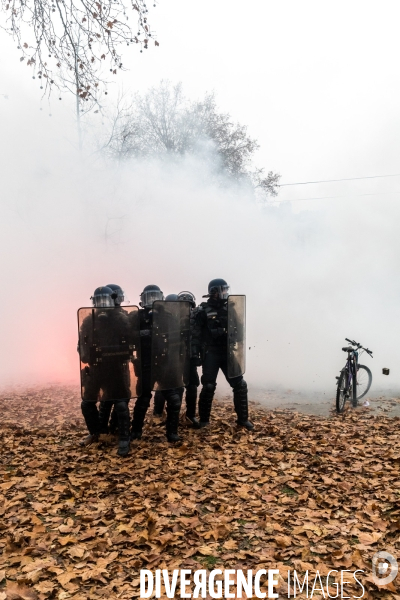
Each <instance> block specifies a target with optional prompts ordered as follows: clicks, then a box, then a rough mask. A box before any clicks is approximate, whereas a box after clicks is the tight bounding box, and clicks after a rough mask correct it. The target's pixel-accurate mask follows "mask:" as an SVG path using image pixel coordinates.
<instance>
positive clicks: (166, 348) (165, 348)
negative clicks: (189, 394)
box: [151, 300, 190, 390]
mask: <svg viewBox="0 0 400 600" xmlns="http://www.w3.org/2000/svg"><path fill="white" fill-rule="evenodd" d="M189 348H190V303H189V302H183V301H179V302H165V301H164V300H157V301H156V302H154V304H153V325H152V340H151V383H152V389H153V390H171V389H173V388H179V387H183V386H185V385H188V383H189V366H190V349H189Z"/></svg>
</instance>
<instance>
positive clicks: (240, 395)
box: [233, 379, 254, 431]
mask: <svg viewBox="0 0 400 600" xmlns="http://www.w3.org/2000/svg"><path fill="white" fill-rule="evenodd" d="M233 404H234V406H235V411H236V414H237V424H238V425H239V426H240V427H245V428H246V429H247V430H248V431H252V430H253V429H254V425H253V423H252V422H251V421H249V405H248V400H247V383H246V382H245V380H244V379H242V380H241V381H239V383H238V384H236V385H235V387H234V388H233Z"/></svg>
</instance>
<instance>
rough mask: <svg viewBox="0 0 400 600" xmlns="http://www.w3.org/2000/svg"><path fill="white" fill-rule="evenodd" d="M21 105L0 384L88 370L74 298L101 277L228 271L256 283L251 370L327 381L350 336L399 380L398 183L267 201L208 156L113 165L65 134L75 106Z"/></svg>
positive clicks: (11, 152)
mask: <svg viewBox="0 0 400 600" xmlns="http://www.w3.org/2000/svg"><path fill="white" fill-rule="evenodd" d="M20 108H21V107H18V104H14V105H13V106H12V107H11V105H7V107H6V109H3V110H4V111H5V116H6V119H5V123H4V128H3V131H2V136H1V140H0V151H1V164H2V180H1V186H2V194H1V198H2V199H1V205H2V208H1V214H2V218H1V224H0V231H1V234H0V240H1V241H0V244H1V256H2V285H1V290H2V292H1V293H2V318H1V340H2V344H1V351H0V383H1V385H6V384H8V383H10V382H18V381H22V382H26V381H28V382H29V381H31V382H34V381H35V382H36V381H42V382H48V381H72V380H73V381H76V382H77V381H78V373H79V370H78V359H77V353H76V341H77V324H76V310H77V309H78V308H79V307H80V306H85V305H89V303H90V302H89V298H90V296H91V294H92V292H93V290H94V289H95V288H96V287H97V286H99V285H105V284H107V283H117V284H120V285H121V286H122V287H123V288H124V289H125V290H126V292H127V295H128V297H129V299H130V301H131V304H135V303H137V302H138V299H139V298H138V296H139V294H140V291H141V290H142V288H143V287H144V286H145V285H147V284H149V283H155V284H158V285H159V286H160V287H161V289H162V290H163V291H164V293H165V294H167V293H172V292H176V293H177V292H179V291H181V290H183V289H188V290H191V291H193V292H194V294H195V295H196V297H197V299H198V301H200V299H201V296H202V294H205V293H206V292H207V284H208V281H209V280H210V279H212V278H215V277H223V278H225V279H226V280H227V281H228V282H229V283H230V285H231V293H240V294H243V293H244V294H246V295H247V311H248V312H247V322H248V333H247V342H248V343H247V346H248V348H251V349H250V350H248V369H247V375H246V378H247V381H248V383H249V385H250V386H253V387H260V388H270V387H274V386H283V387H284V388H292V389H303V390H307V391H308V390H325V391H327V392H329V393H331V392H333V391H334V387H335V375H337V374H338V372H339V369H340V367H341V366H342V363H344V356H345V355H344V353H342V351H341V347H342V346H343V345H344V344H345V341H344V338H345V337H351V338H355V339H356V340H357V341H360V342H361V343H363V344H364V345H367V346H368V347H370V348H372V349H373V350H374V351H375V358H374V360H371V359H370V358H368V357H366V358H365V360H363V361H362V362H365V363H366V364H368V366H370V368H371V369H372V371H373V374H374V378H375V379H374V384H373V385H374V386H377V387H382V386H383V385H387V386H390V387H391V388H393V389H394V388H396V387H398V384H400V376H399V369H398V367H397V365H398V364H399V359H400V351H399V348H398V336H397V323H398V319H399V316H400V315H399V302H398V298H399V291H400V290H399V280H398V277H397V268H398V255H399V245H400V243H399V239H398V238H399V236H398V226H397V223H398V222H399V217H400V206H399V204H398V201H397V198H396V197H395V196H394V197H393V196H384V197H382V198H375V197H371V198H368V197H367V198H362V199H359V198H354V199H351V198H350V199H336V200H325V201H321V202H320V203H317V202H315V203H314V204H313V205H312V208H310V209H309V210H307V211H305V210H304V211H297V212H294V210H293V208H292V206H291V205H290V204H284V205H282V206H280V207H269V208H265V207H263V206H260V205H258V204H257V203H256V202H255V201H254V198H253V197H252V196H251V194H250V192H249V191H248V190H245V189H242V190H240V189H237V188H234V187H230V186H229V185H228V183H227V182H225V184H224V185H223V186H221V185H218V182H216V181H215V178H214V177H212V176H211V174H210V173H211V171H212V169H211V166H210V165H208V164H207V161H206V160H204V157H202V159H199V160H196V159H193V158H190V159H187V160H186V161H183V162H178V163H173V162H170V163H168V162H165V161H163V162H147V163H133V162H132V163H126V164H124V165H123V166H119V167H117V166H115V165H111V164H108V165H107V164H105V163H104V162H103V160H101V159H100V158H99V156H98V155H97V154H92V155H90V153H89V152H88V151H86V152H85V153H84V154H83V155H80V154H79V152H78V151H77V150H76V149H75V147H74V145H73V144H72V143H71V142H70V141H68V140H69V139H70V138H71V133H70V130H69V129H70V128H71V127H73V123H72V121H71V122H70V121H69V120H68V119H67V118H65V122H66V123H67V125H66V126H65V125H63V122H62V121H55V123H54V124H53V122H52V121H51V119H50V118H49V117H47V115H46V116H44V115H42V114H39V117H40V118H39V117H38V116H37V114H36V111H35V113H34V114H32V113H30V112H29V111H26V110H24V111H22V110H20ZM313 195H316V194H313ZM293 206H295V205H294V204H293ZM382 367H390V368H391V375H390V376H389V378H386V379H385V377H384V376H383V375H380V372H381V369H382Z"/></svg>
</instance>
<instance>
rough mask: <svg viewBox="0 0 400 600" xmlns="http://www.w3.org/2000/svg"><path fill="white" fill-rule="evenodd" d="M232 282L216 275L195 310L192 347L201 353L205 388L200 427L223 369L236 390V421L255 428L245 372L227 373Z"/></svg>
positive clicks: (210, 406)
mask: <svg viewBox="0 0 400 600" xmlns="http://www.w3.org/2000/svg"><path fill="white" fill-rule="evenodd" d="M228 295H229V285H228V284H227V282H226V281H225V280H224V279H213V280H212V281H210V283H209V284H208V294H207V295H206V296H203V297H204V298H207V297H208V300H207V302H202V303H201V305H200V307H199V310H198V312H197V314H196V328H195V331H194V333H193V336H192V338H193V339H192V350H193V353H194V354H197V355H198V356H199V355H200V353H201V354H202V365H203V369H202V371H203V372H202V377H201V383H202V390H201V392H200V397H199V417H200V427H206V426H207V425H208V424H209V421H210V415H211V408H212V401H213V398H214V392H215V389H216V387H217V384H216V381H217V376H218V371H219V370H220V369H221V371H222V372H223V374H224V375H225V378H226V380H227V382H228V383H229V385H230V386H231V388H232V390H233V402H234V407H235V411H236V414H237V424H238V425H240V426H242V427H245V428H246V429H248V430H249V431H251V430H252V429H254V425H253V423H251V421H249V416H248V399H247V384H246V382H245V380H244V379H243V376H242V375H240V376H238V377H229V376H228V332H227V328H228V307H227V300H228Z"/></svg>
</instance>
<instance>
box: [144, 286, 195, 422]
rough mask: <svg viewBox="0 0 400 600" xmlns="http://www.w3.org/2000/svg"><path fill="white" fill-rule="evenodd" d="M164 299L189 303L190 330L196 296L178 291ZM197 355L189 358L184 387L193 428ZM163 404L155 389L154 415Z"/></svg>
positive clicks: (158, 392)
mask: <svg viewBox="0 0 400 600" xmlns="http://www.w3.org/2000/svg"><path fill="white" fill-rule="evenodd" d="M165 300H166V301H169V302H174V301H177V300H180V301H184V302H189V303H190V304H191V311H190V329H191V332H192V329H193V326H194V321H195V312H196V308H195V307H196V298H195V297H194V295H193V294H192V292H180V293H179V294H168V296H166V298H165ZM200 362H201V361H199V358H198V356H193V357H192V356H191V358H190V374H189V383H188V385H187V386H186V387H185V390H186V396H185V401H186V418H187V419H188V421H189V422H190V423H191V424H192V426H193V427H194V428H195V429H198V428H199V427H200V424H199V421H198V420H197V418H196V401H197V388H198V387H199V385H200V379H199V375H198V373H197V367H198V365H199V364H200ZM181 395H182V396H183V388H181ZM164 406H165V396H164V392H162V391H157V392H156V393H155V394H154V413H153V414H154V416H155V417H161V416H162V414H163V411H164Z"/></svg>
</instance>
